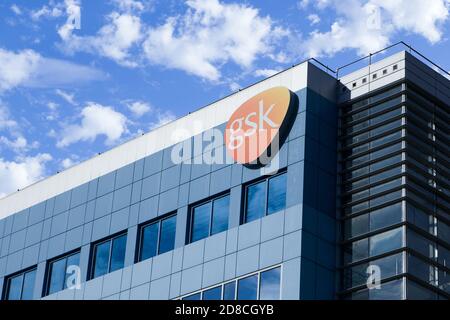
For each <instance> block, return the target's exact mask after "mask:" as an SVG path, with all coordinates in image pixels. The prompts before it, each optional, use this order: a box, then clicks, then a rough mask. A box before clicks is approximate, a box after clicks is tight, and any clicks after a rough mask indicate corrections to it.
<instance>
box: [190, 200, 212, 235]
mask: <svg viewBox="0 0 450 320" xmlns="http://www.w3.org/2000/svg"><path fill="white" fill-rule="evenodd" d="M210 215H211V202H208V203H205V204H203V205H201V206H198V207H195V208H194V213H193V216H192V235H191V242H194V241H197V240H200V239H203V238H206V237H207V236H208V235H209V219H210Z"/></svg>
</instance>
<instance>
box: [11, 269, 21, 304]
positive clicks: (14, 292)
mask: <svg viewBox="0 0 450 320" xmlns="http://www.w3.org/2000/svg"><path fill="white" fill-rule="evenodd" d="M22 281H23V274H21V275H19V276H16V277H14V278H11V279H9V288H8V290H9V292H8V300H20V299H21V296H22Z"/></svg>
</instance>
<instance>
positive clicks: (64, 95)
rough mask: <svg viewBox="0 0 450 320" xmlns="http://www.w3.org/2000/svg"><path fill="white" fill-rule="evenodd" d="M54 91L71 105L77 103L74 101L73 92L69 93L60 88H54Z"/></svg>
mask: <svg viewBox="0 0 450 320" xmlns="http://www.w3.org/2000/svg"><path fill="white" fill-rule="evenodd" d="M55 93H56V94H57V95H58V96H60V97H61V98H62V99H63V100H64V101H66V102H67V103H69V104H71V105H73V106H75V105H77V103H76V102H75V95H74V94H73V93H72V94H71V93H69V92H66V91H64V90H61V89H56V90H55Z"/></svg>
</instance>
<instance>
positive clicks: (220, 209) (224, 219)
mask: <svg viewBox="0 0 450 320" xmlns="http://www.w3.org/2000/svg"><path fill="white" fill-rule="evenodd" d="M229 211H230V197H229V196H226V197H222V198H219V199H216V200H214V202H213V214H212V226H211V234H216V233H219V232H222V231H225V230H227V229H228V215H229Z"/></svg>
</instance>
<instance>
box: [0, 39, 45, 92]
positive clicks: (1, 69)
mask: <svg viewBox="0 0 450 320" xmlns="http://www.w3.org/2000/svg"><path fill="white" fill-rule="evenodd" d="M40 59H41V56H40V55H39V54H38V53H36V52H34V51H33V50H23V51H20V52H18V53H14V52H12V51H7V50H3V49H1V48H0V92H1V91H5V90H9V89H11V88H13V87H15V86H17V85H19V84H21V83H23V82H24V81H26V80H28V79H29V78H30V76H31V75H32V74H33V73H34V72H36V70H37V68H38V64H39V61H40Z"/></svg>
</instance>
